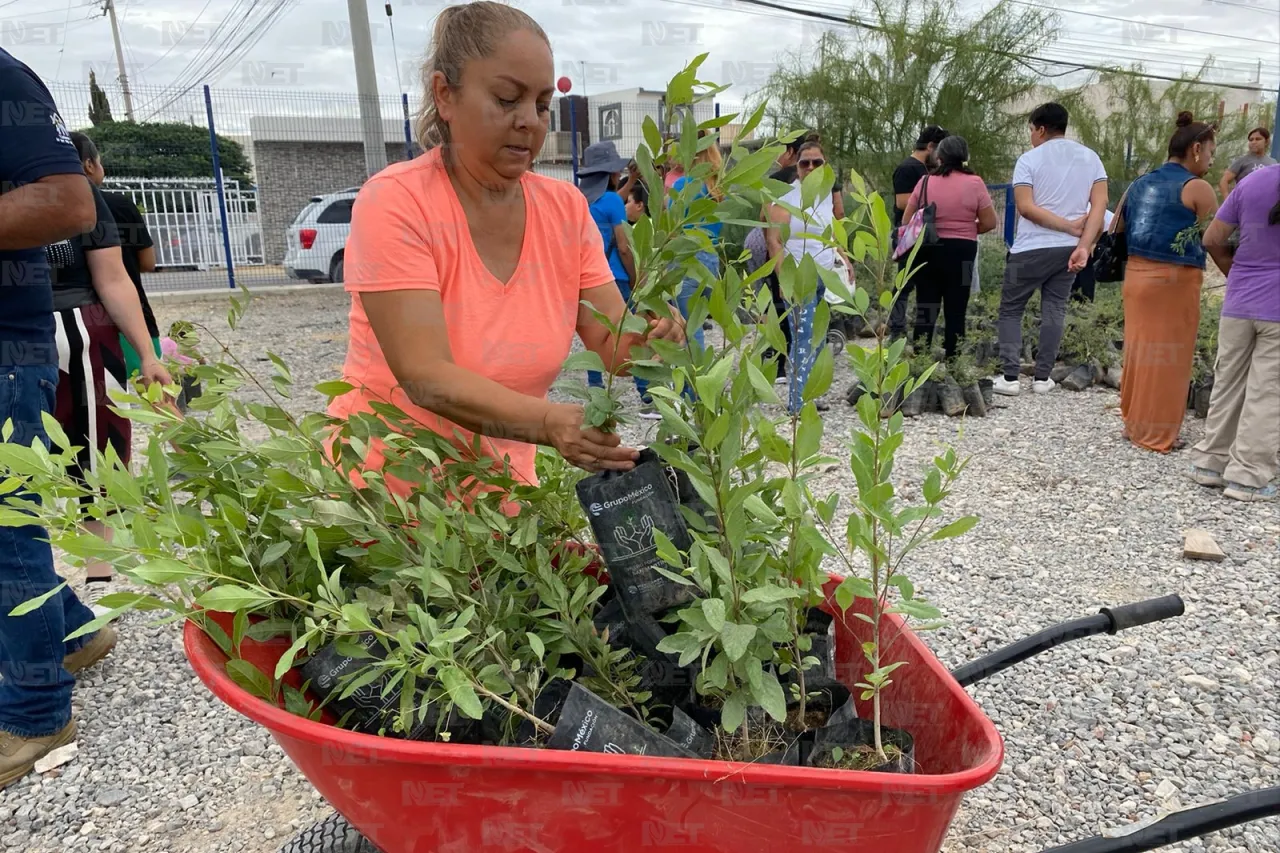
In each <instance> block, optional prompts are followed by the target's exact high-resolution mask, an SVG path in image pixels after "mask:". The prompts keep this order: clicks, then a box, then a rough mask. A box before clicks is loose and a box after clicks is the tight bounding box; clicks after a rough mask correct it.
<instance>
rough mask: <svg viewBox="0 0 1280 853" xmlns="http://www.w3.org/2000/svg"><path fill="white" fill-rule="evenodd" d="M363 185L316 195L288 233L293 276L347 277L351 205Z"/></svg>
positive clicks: (316, 279)
mask: <svg viewBox="0 0 1280 853" xmlns="http://www.w3.org/2000/svg"><path fill="white" fill-rule="evenodd" d="M359 191H360V188H359V187H348V188H347V189H345V190H339V191H338V192H336V193H329V194H327V195H317V196H312V198H311V201H310V202H308V203H307V206H306V207H304V208H302V212H301V213H299V214H298V217H297V218H296V219H294V220H293V224H292V225H290V226H289V230H288V232H287V234H286V237H287V239H288V242H289V249H288V251H286V252H285V256H284V269H285V272H286V273H287V274H288V276H289V278H301V279H306V280H307V281H311V282H322V281H333V282H341V281H342V280H343V251H344V250H345V248H346V245H347V235H348V234H349V233H351V205H352V203H354V202H355V200H356V193H357V192H359Z"/></svg>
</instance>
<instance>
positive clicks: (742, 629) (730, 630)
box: [720, 622, 756, 663]
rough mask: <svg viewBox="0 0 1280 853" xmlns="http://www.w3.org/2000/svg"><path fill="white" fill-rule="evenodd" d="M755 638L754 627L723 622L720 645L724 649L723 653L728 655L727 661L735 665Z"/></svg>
mask: <svg viewBox="0 0 1280 853" xmlns="http://www.w3.org/2000/svg"><path fill="white" fill-rule="evenodd" d="M755 636H756V626H755V625H739V624H737V623H735V622H725V623H724V628H723V629H721V631H720V645H721V647H722V648H723V649H724V653H725V654H726V655H728V657H729V660H730V661H731V662H733V663H737V662H738V661H739V660H740V659H741V658H742V656H743V655H745V654H746V653H747V647H748V646H750V645H751V641H752V640H753V639H755Z"/></svg>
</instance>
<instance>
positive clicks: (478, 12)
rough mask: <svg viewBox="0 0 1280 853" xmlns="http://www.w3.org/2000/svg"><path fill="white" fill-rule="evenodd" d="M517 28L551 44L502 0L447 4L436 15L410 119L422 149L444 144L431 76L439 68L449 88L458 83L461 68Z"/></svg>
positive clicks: (443, 125) (487, 53) (443, 124)
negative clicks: (419, 97)
mask: <svg viewBox="0 0 1280 853" xmlns="http://www.w3.org/2000/svg"><path fill="white" fill-rule="evenodd" d="M517 30H528V31H529V32H531V33H535V34H536V35H537V36H538V37H539V38H541V39H542V40H543V41H544V42H546V43H547V47H551V40H550V39H548V38H547V34H546V32H544V31H543V29H542V27H540V26H538V22H537V21H535V20H534V19H533V18H531V17H529V16H528V15H526V14H525V13H524V12H521V11H520V10H519V9H516V8H515V7H513V6H507V5H505V4H503V3H494V2H491V0H477V2H475V3H466V4H463V5H459V6H448V7H446V8H445V9H444V11H442V12H441V13H440V14H439V16H437V17H436V25H435V29H434V31H433V32H432V34H431V50H430V52H429V53H428V54H427V58H426V60H425V61H424V62H423V63H422V71H421V78H422V103H421V104H420V105H419V107H418V113H417V116H416V117H415V122H414V135H415V136H416V137H417V139H418V144H419V145H421V146H422V147H423V149H427V148H432V147H434V146H436V145H448V144H449V142H450V141H451V140H450V138H449V125H448V124H447V123H446V122H445V121H444V120H443V119H441V118H440V113H439V111H438V110H437V109H436V99H435V95H434V93H433V92H432V90H431V78H432V76H433V75H434V74H435V73H436V72H437V71H439V72H440V73H441V74H443V75H444V79H445V82H446V83H447V84H448V85H449V87H450V88H451V89H456V88H457V87H458V86H459V85H460V84H461V83H462V69H463V68H464V67H465V66H466V64H467V63H468V62H470V61H471V60H473V59H483V58H485V57H487V56H492V55H493V52H494V50H495V49H496V48H497V44H498V42H499V41H501V40H502V39H504V38H506V36H508V35H509V34H511V33H513V32H516V31H517Z"/></svg>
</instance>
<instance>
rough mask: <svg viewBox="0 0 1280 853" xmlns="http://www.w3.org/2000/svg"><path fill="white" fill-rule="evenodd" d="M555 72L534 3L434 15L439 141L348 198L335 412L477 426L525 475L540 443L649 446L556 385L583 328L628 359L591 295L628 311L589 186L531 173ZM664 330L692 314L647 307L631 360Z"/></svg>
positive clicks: (430, 127) (581, 450) (573, 448)
mask: <svg viewBox="0 0 1280 853" xmlns="http://www.w3.org/2000/svg"><path fill="white" fill-rule="evenodd" d="M554 80H555V66H554V63H553V60H552V55H551V47H550V44H549V42H548V40H547V36H546V34H545V33H544V32H543V31H542V28H541V27H539V26H538V24H537V23H536V22H534V20H533V19H532V18H530V17H529V16H528V15H526V14H525V13H524V12H521V11H519V10H518V9H515V8H513V7H511V6H506V5H502V4H499V3H493V2H477V3H470V4H468V5H465V6H451V7H448V8H446V9H445V10H444V11H443V12H441V13H440V16H439V18H438V19H437V21H436V26H435V32H434V34H433V37H432V48H431V53H430V55H429V57H428V59H427V61H426V63H425V65H424V67H423V70H422V82H423V91H424V92H425V95H424V99H423V101H424V102H423V108H422V111H421V115H420V117H419V120H418V127H417V131H418V137H419V142H420V143H421V144H422V146H423V148H425V149H428V150H427V152H426V153H425V154H423V155H422V156H420V157H418V158H417V159H415V160H411V161H408V162H403V163H397V164H395V165H393V166H390V167H389V168H387V169H385V170H383V171H382V172H379V173H378V174H377V175H375V176H374V177H373V178H371V179H370V180H369V181H368V183H366V184H365V185H364V187H363V189H361V191H360V194H359V196H357V198H356V202H355V207H354V209H353V211H352V219H351V236H350V237H349V238H348V240H347V247H346V289H347V290H348V291H350V292H351V315H350V324H351V333H350V342H349V344H348V348H347V360H346V365H345V367H344V374H345V378H346V380H347V382H349V383H350V384H352V385H354V386H355V390H353V391H351V392H350V393H348V394H346V395H344V396H342V397H338V398H337V399H335V400H334V401H333V403H332V405H331V406H330V410H329V411H330V414H332V415H335V416H337V417H346V416H349V415H351V414H352V413H355V412H361V411H368V410H370V405H369V404H370V403H371V402H373V401H387V402H390V403H392V404H394V405H395V406H397V407H399V408H400V409H402V410H403V411H404V412H406V413H407V414H409V415H410V416H412V417H413V418H415V419H417V420H419V421H421V422H422V423H423V424H425V425H427V426H428V427H430V428H431V429H433V430H435V431H437V432H439V433H441V434H444V435H450V436H452V435H455V434H459V435H460V441H459V446H470V445H471V444H472V443H473V441H474V437H475V436H476V435H477V434H478V435H480V436H482V437H483V440H482V442H481V447H482V451H483V453H484V455H486V456H488V457H490V458H493V459H495V460H502V459H506V460H508V461H509V463H510V467H511V473H512V476H513V477H515V479H517V480H520V481H523V482H529V483H534V482H537V479H536V474H535V472H534V456H535V452H536V448H535V445H537V444H544V445H550V446H551V447H554V448H555V449H556V450H558V451H559V452H560V453H561V454H563V455H564V457H565V459H567V460H568V461H569V462H571V463H573V464H575V465H578V466H580V467H582V468H585V469H587V470H589V471H601V470H605V469H611V470H629V469H630V468H632V467H633V466H634V460H635V458H636V457H637V452H636V451H635V450H633V449H632V448H629V447H622V446H620V443H619V439H618V437H617V436H616V435H609V434H606V433H603V432H601V431H600V430H597V429H587V428H584V427H583V408H582V406H580V405H577V404H565V403H552V402H550V401H548V400H547V398H546V397H547V391H548V389H549V388H550V387H551V383H552V382H553V381H554V380H555V379H556V377H557V376H558V375H559V374H560V368H561V365H562V363H563V362H564V360H565V358H566V357H567V356H568V354H569V349H570V345H571V344H572V342H573V336H574V334H575V333H576V334H577V335H579V336H580V337H581V338H582V341H583V343H584V344H585V345H586V347H587V348H588V349H590V350H592V351H594V352H596V353H599V354H600V356H601V357H602V358H603V359H604V362H605V366H606V368H609V369H613V368H615V366H616V365H614V364H613V352H614V341H613V338H612V335H611V334H610V332H609V331H608V329H607V328H606V327H605V326H604V325H602V324H601V323H600V322H599V321H598V320H597V319H596V318H595V316H594V315H593V314H592V312H591V310H589V309H588V308H585V307H583V306H582V305H581V304H580V301H582V300H586V301H588V302H590V303H591V304H592V305H594V306H595V308H596V309H597V310H599V311H600V312H602V313H603V314H605V315H606V316H609V317H610V318H613V319H614V320H615V321H620V320H621V319H622V317H623V314H624V312H625V310H626V306H625V304H624V303H623V301H622V297H621V295H620V294H619V293H618V288H617V286H616V285H615V284H614V280H613V273H612V272H611V271H610V270H609V263H608V259H607V258H606V257H605V254H604V246H603V243H602V242H601V238H600V230H599V228H597V227H596V225H595V223H594V222H593V221H592V219H591V216H590V213H589V212H588V210H587V202H586V199H585V198H584V197H583V195H582V193H580V192H578V189H577V188H576V187H575V186H574V185H573V184H571V183H569V182H566V181H558V180H555V179H553V178H549V177H546V176H542V175H537V174H534V173H533V172H532V171H531V170H530V167H531V166H532V165H533V160H534V158H535V157H536V156H537V154H538V151H539V149H541V147H542V143H543V140H544V139H545V138H546V134H547V124H548V118H549V115H550V108H551V97H552V94H553V93H554V91H555V85H554ZM676 316H677V317H678V315H676ZM654 337H659V338H666V339H668V340H673V341H677V342H682V341H683V340H684V330H683V326H682V324H681V323H680V322H679V320H678V319H673V318H661V319H659V318H651V319H650V323H649V329H648V332H647V334H645V335H628V336H627V338H628V339H627V340H624V341H623V342H622V346H621V347H620V348H619V356H620V358H619V361H621V360H622V359H624V358H628V357H629V354H630V352H631V348H632V347H633V346H637V345H641V344H643V343H644V342H645V340H646V339H647V338H654ZM379 461H380V460H377V459H371V460H369V464H371V465H377V464H379Z"/></svg>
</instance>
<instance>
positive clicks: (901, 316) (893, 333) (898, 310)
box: [889, 252, 922, 338]
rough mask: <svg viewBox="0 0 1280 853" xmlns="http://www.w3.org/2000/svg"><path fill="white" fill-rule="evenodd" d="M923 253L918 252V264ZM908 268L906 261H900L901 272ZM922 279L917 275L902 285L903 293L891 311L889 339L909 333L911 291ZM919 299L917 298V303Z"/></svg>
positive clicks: (899, 295) (899, 294)
mask: <svg viewBox="0 0 1280 853" xmlns="http://www.w3.org/2000/svg"><path fill="white" fill-rule="evenodd" d="M921 254H922V253H921V252H916V261H917V263H918V262H919V260H920V255H921ZM904 266H906V260H905V259H903V260H901V261H898V269H899V270H901V269H902V268H903V267H904ZM919 278H920V273H916V274H915V275H913V276H912V277H911V278H909V279H907V283H906V284H904V285H902V291H901V292H899V293H898V298H897V299H896V300H895V301H894V303H893V306H892V307H891V308H890V309H889V337H891V338H900V337H902V336H903V335H905V334H906V333H907V308H908V305H909V303H910V302H911V291H912V290H914V289H915V287H916V284H917V283H918V281H919ZM918 302H919V297H918V296H917V303H918Z"/></svg>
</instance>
